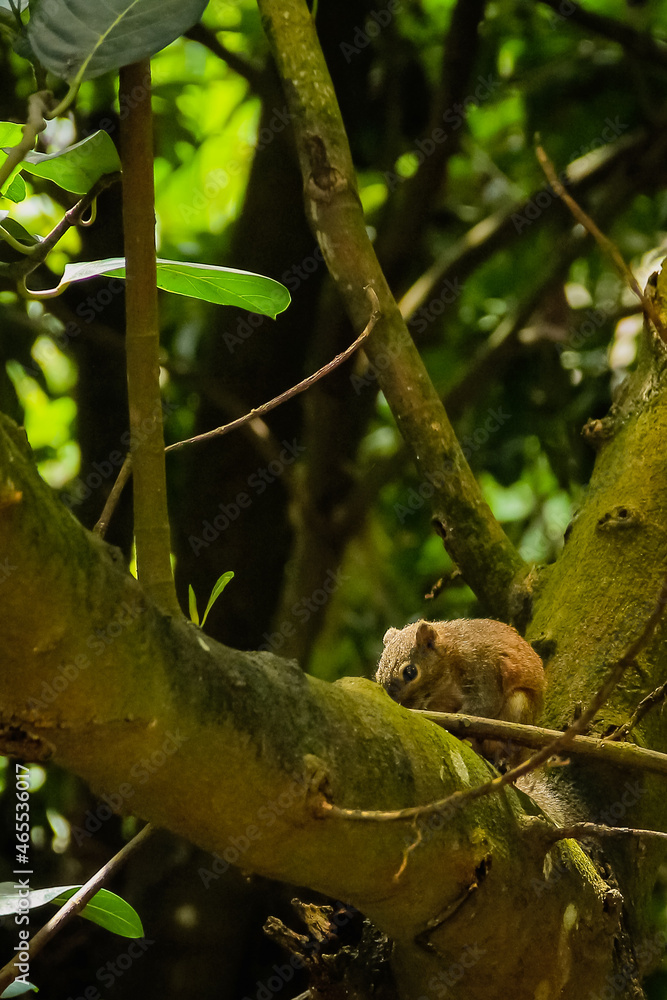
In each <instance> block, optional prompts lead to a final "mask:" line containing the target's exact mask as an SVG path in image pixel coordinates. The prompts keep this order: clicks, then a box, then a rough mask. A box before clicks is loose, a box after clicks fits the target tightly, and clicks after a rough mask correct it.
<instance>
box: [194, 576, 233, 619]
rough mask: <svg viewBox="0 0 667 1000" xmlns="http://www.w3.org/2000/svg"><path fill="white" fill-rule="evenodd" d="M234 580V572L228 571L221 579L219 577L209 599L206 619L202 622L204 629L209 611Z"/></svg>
mask: <svg viewBox="0 0 667 1000" xmlns="http://www.w3.org/2000/svg"><path fill="white" fill-rule="evenodd" d="M233 579H234V573H233V572H232V570H228V571H227V572H226V573H223V574H222V576H221V577H218V580H217V583H216V585H215V587H214V588H213V590H212V591H211V596H210V597H209V599H208V604H207V605H206V611H205V612H204V617H203V618H202V620H201V627H202V628H203V627H204V624H205V622H206V619H207V618H208V613H209V611H210V610H211V608H212V607H213V605H214V604H215V602H216V601H217V599H218V598H219V597H220V594H221V593H222V592H223V590H224V589H225V587H226V586H227V584H228V583H229V581H230V580H233Z"/></svg>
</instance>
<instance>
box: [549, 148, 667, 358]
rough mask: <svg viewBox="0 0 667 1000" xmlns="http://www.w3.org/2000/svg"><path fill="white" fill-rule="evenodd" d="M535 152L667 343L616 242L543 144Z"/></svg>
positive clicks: (666, 334)
mask: <svg viewBox="0 0 667 1000" xmlns="http://www.w3.org/2000/svg"><path fill="white" fill-rule="evenodd" d="M535 152H536V154H537V158H538V160H539V161H540V166H541V167H542V170H543V171H544V173H545V176H546V178H547V180H548V181H549V183H550V184H551V186H552V188H553V189H554V191H555V192H556V194H557V195H558V197H559V198H562V200H563V201H564V202H565V204H566V205H567V207H568V208H569V209H570V211H571V212H572V215H573V216H574V217H575V219H576V220H577V222H579V223H580V224H581V225H582V226H583V227H584V229H585V230H586V231H587V232H589V233H590V234H591V236H592V237H593V238H594V239H595V241H596V242H597V244H598V246H599V247H600V249H601V250H602V251H603V253H605V254H606V255H607V257H609V259H610V260H611V261H612V263H613V264H614V266H615V267H616V269H617V271H618V272H619V274H620V275H621V277H622V278H623V280H624V281H625V282H626V284H627V286H628V288H630V289H631V290H632V291H633V292H634V294H635V295H636V296H637V298H638V299H639V301H640V302H641V304H642V308H643V310H644V312H645V313H646V315H647V316H648V317H649V319H650V320H651V322H652V323H653V325H654V327H655V328H656V330H657V332H658V333H659V335H660V337H661V339H662V340H663V341H665V342H666V343H667V330H665V327H664V324H663V322H662V320H661V319H660V315H659V314H658V310H657V309H656V307H655V305H654V304H653V302H651V300H650V298H649V297H648V296H647V295H646V294H645V293H644V292H643V291H642V290H641V288H640V287H639V284H638V283H637V279H636V278H635V276H634V274H633V273H632V271H631V270H630V268H629V267H628V265H627V264H626V263H625V261H624V260H623V258H622V256H621V254H620V252H619V250H618V247H617V246H616V244H615V243H613V242H612V241H611V240H610V239H609V238H608V237H607V236H605V235H604V233H602V232H601V231H600V229H598V227H597V226H596V225H595V223H594V222H593V220H592V219H591V217H590V215H587V214H586V212H584V210H583V209H582V208H581V207H580V206H579V205H578V204H577V202H576V201H575V200H574V198H573V197H572V195H570V194H568V192H567V191H566V190H565V187H564V186H563V184H561V182H560V181H559V179H558V176H557V175H556V171H555V169H554V165H553V163H552V162H551V160H550V159H549V157H548V156H547V154H546V153H545V152H544V149H543V148H542V146H539V145H538V146H537V147H536V149H535Z"/></svg>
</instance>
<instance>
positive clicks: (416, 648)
mask: <svg viewBox="0 0 667 1000" xmlns="http://www.w3.org/2000/svg"><path fill="white" fill-rule="evenodd" d="M446 660H448V650H447V648H446V644H444V645H443V643H442V642H441V641H440V640H439V637H438V633H437V631H436V629H435V628H434V627H433V625H432V624H431V623H430V622H427V621H419V622H414V623H413V624H412V625H407V626H406V627H405V628H402V629H397V628H390V629H389V630H388V631H387V632H386V633H385V636H384V651H383V653H382V656H381V658H380V663H379V665H378V669H377V673H376V675H375V679H376V681H377V682H378V683H379V684H381V685H382V686H383V687H384V688H385V690H386V691H387V693H388V694H389V695H390V697H392V698H393V699H394V701H397V702H398V703H399V704H400V705H405V707H406V708H428V707H429V706H430V705H431V704H432V703H433V700H434V698H435V699H436V701H437V702H438V703H439V704H440V705H443V706H445V707H442V708H441V709H440V711H443V712H457V711H458V710H459V709H460V707H461V697H460V687H459V684H458V682H457V674H458V671H457V670H456V664H455V658H454V660H452V661H450V662H451V667H452V669H451V670H443V664H444V663H445V661H446Z"/></svg>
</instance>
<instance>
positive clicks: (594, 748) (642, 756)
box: [409, 684, 667, 775]
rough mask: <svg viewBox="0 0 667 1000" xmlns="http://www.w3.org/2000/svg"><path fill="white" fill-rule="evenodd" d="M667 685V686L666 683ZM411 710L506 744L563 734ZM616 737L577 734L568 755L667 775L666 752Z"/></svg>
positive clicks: (459, 732)
mask: <svg viewBox="0 0 667 1000" xmlns="http://www.w3.org/2000/svg"><path fill="white" fill-rule="evenodd" d="M664 687H665V688H667V684H665V685H664ZM654 693H655V692H654ZM649 697H650V696H649ZM646 700H648V699H645V701H646ZM642 704H643V702H642ZM409 711H411V712H414V713H415V714H416V715H423V716H424V717H425V718H426V719H430V720H431V722H436V723H437V724H438V725H439V726H441V727H442V728H443V729H446V730H447V731H448V732H450V733H454V735H455V736H458V737H459V738H460V739H467V738H468V737H474V738H475V739H482V740H493V739H496V740H502V741H503V743H516V744H517V745H518V746H527V747H534V748H539V747H545V746H548V745H550V744H551V743H553V741H554V740H555V739H557V738H558V737H559V736H562V735H563V734H562V732H560V731H559V730H558V729H544V728H542V727H541V726H525V725H522V724H521V723H519V722H503V721H502V720H500V719H481V718H477V717H476V716H474V715H461V714H460V713H458V712H430V711H428V710H424V709H419V708H411V709H410V710H409ZM633 718H634V717H633ZM626 725H629V723H626ZM616 732H618V730H616ZM623 735H625V734H623ZM616 739H617V737H616V735H615V734H612V736H607V737H605V738H604V739H598V737H596V736H575V737H574V739H573V741H572V742H571V744H570V745H569V747H568V748H567V754H568V756H576V757H591V758H597V762H598V763H599V762H600V761H601V759H603V762H604V763H605V764H612V765H616V766H618V767H624V768H625V767H629V768H634V769H637V770H639V771H650V772H651V773H653V774H663V775H667V754H665V753H659V752H658V751H657V750H646V749H644V747H638V746H637V745H636V744H635V743H616V742H610V740H616Z"/></svg>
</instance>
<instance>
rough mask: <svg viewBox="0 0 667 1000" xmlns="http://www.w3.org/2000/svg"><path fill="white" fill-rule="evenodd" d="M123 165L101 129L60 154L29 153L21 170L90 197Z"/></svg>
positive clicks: (66, 189) (62, 150)
mask: <svg viewBox="0 0 667 1000" xmlns="http://www.w3.org/2000/svg"><path fill="white" fill-rule="evenodd" d="M120 166H121V164H120V157H119V156H118V153H117V151H116V147H115V146H114V144H113V142H112V141H111V139H110V138H109V135H108V134H107V133H106V132H105V131H103V130H100V131H99V132H93V134H92V135H88V136H86V138H85V139H82V140H81V142H77V143H75V144H74V145H73V146H68V147H67V148H66V149H61V150H60V151H59V152H58V153H28V154H27V155H26V156H25V157H24V159H23V163H22V164H21V169H22V170H26V171H27V172H28V173H29V174H35V175H36V176H37V177H46V178H48V179H49V180H51V181H53V182H54V183H55V184H58V185H59V186H60V187H61V188H64V189H65V191H71V192H72V193H73V194H86V192H87V191H90V189H91V188H92V186H93V185H94V184H95V182H96V181H98V180H99V179H100V177H103V176H104V174H113V173H115V172H116V171H117V170H120Z"/></svg>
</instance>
